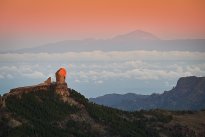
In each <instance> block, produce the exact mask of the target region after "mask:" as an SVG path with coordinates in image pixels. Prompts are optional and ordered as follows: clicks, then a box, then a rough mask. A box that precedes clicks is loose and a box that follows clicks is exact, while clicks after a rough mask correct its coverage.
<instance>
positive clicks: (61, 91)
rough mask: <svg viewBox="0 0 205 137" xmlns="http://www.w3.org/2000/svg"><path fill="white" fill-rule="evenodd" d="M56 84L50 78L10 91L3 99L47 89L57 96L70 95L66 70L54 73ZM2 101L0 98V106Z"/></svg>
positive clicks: (62, 69)
mask: <svg viewBox="0 0 205 137" xmlns="http://www.w3.org/2000/svg"><path fill="white" fill-rule="evenodd" d="M55 75H56V82H52V81H51V77H49V78H48V79H47V80H46V81H44V82H43V83H40V84H38V85H33V86H26V87H18V88H14V89H11V90H10V92H9V93H7V94H4V97H6V96H10V95H21V94H24V93H28V92H36V91H48V90H49V89H53V90H54V91H55V92H56V93H57V94H58V95H60V96H64V97H68V96H69V95H70V93H69V90H68V86H67V83H66V82H65V79H66V69H65V68H60V69H59V70H58V71H57V72H56V73H55ZM1 102H2V99H1V98H0V105H1V104H2V103H1Z"/></svg>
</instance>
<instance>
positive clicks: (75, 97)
mask: <svg viewBox="0 0 205 137" xmlns="http://www.w3.org/2000/svg"><path fill="white" fill-rule="evenodd" d="M34 87H35V86H34ZM23 89H25V88H23ZM34 89H35V90H31V91H29V92H25V91H26V90H25V91H22V92H21V88H18V93H15V92H11V93H9V94H5V95H4V96H3V97H1V98H0V129H1V130H0V137H28V136H29V137H56V136H58V137H67V136H69V137H126V136H129V137H173V136H178V137H184V136H186V137H204V136H205V131H204V129H205V121H204V120H205V111H198V112H196V111H195V112H192V111H178V112H175V111H172V112H171V111H164V110H159V109H156V110H150V111H135V112H126V111H121V110H117V109H113V108H109V107H105V106H101V105H97V104H93V103H91V102H89V101H88V99H86V98H85V97H84V96H83V95H81V94H80V93H78V92H76V91H75V90H72V89H69V88H68V89H66V91H67V92H69V94H68V95H69V96H67V95H65V94H58V91H56V89H55V88H49V89H41V88H38V89H37V88H34ZM64 90H65V89H64Z"/></svg>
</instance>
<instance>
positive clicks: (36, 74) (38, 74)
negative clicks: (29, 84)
mask: <svg viewBox="0 0 205 137" xmlns="http://www.w3.org/2000/svg"><path fill="white" fill-rule="evenodd" d="M23 76H25V77H28V78H34V79H37V78H46V76H45V75H44V74H43V73H42V72H39V71H34V72H32V73H27V74H23Z"/></svg>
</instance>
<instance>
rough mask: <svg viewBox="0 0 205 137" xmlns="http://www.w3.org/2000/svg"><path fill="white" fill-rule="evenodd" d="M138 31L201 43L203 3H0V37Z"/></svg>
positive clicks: (103, 0) (204, 25) (40, 0)
mask: <svg viewBox="0 0 205 137" xmlns="http://www.w3.org/2000/svg"><path fill="white" fill-rule="evenodd" d="M136 29H141V30H144V31H148V32H152V33H154V34H156V35H158V36H159V37H161V38H165V39H172V38H205V1H204V0H0V35H3V36H5V35H8V36H11V35H12V36H30V37H34V36H35V37H45V38H48V37H49V38H60V37H61V38H62V37H63V38H79V39H81V38H89V37H94V38H107V37H111V36H114V35H117V34H120V33H125V32H129V31H133V30H136Z"/></svg>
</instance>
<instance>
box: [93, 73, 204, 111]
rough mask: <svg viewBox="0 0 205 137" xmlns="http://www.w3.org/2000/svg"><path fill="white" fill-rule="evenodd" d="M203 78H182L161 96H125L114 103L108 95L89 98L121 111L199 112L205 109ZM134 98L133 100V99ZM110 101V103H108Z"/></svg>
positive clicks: (113, 98) (113, 99)
mask: <svg viewBox="0 0 205 137" xmlns="http://www.w3.org/2000/svg"><path fill="white" fill-rule="evenodd" d="M204 85H205V77H196V76H190V77H182V78H180V79H179V80H178V82H177V85H176V87H174V88H173V89H171V90H170V91H165V92H164V93H162V94H154V93H153V94H151V95H144V97H143V98H140V97H141V96H143V95H137V94H133V96H132V98H126V97H125V96H126V94H125V95H119V96H121V98H120V99H118V100H116V101H115V97H114V96H113V95H112V94H110V95H108V96H106V95H105V96H101V97H99V98H98V97H97V98H90V101H93V102H95V103H97V104H102V105H106V106H110V107H114V108H118V109H123V110H130V111H133V110H139V109H156V108H160V109H170V110H200V109H204V108H205V102H204V100H205V86H204ZM133 98H134V99H133ZM110 100H111V102H110Z"/></svg>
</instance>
